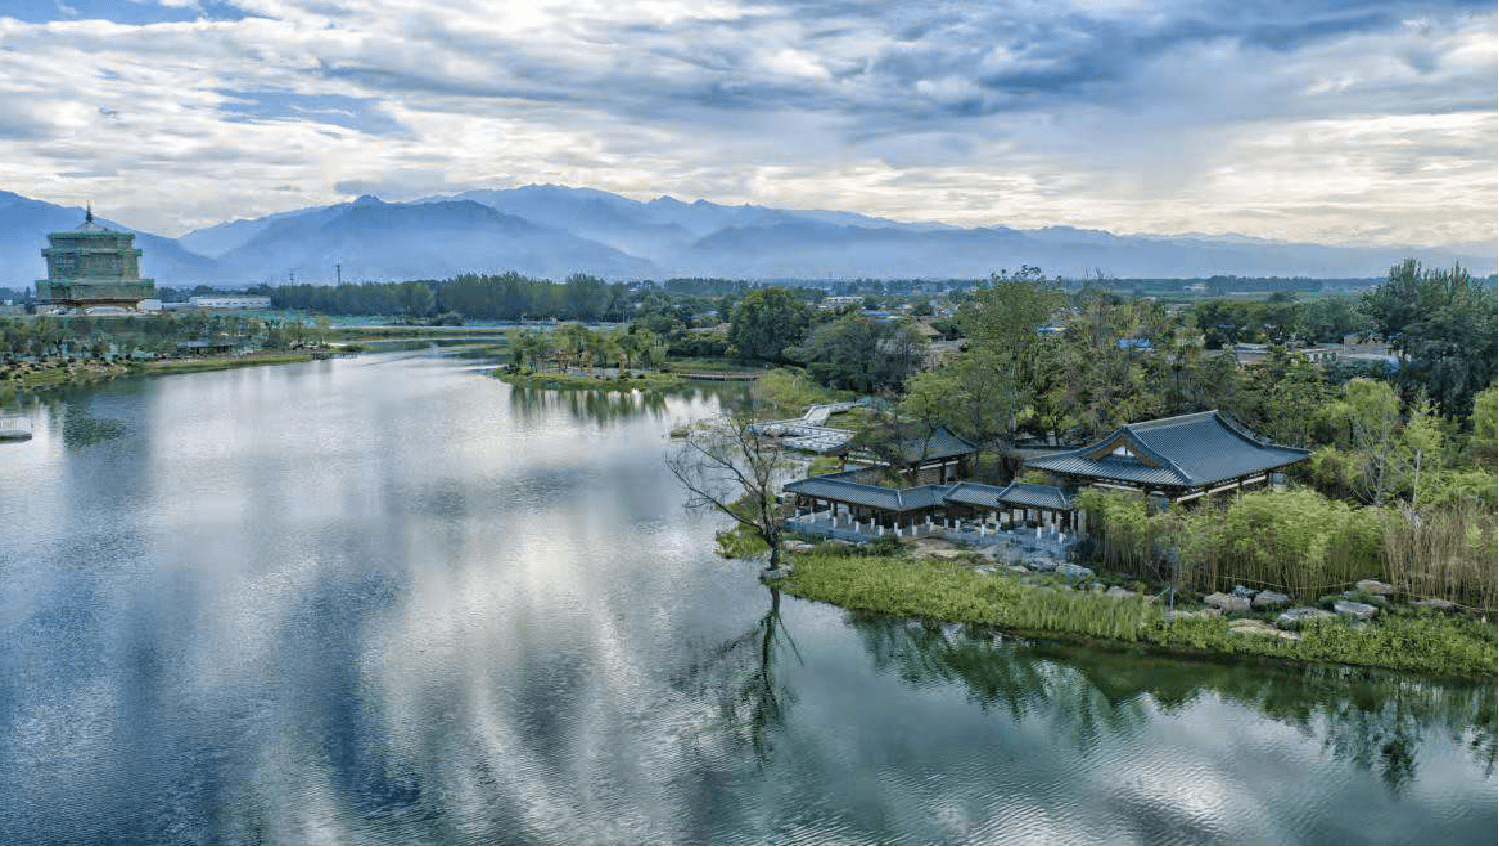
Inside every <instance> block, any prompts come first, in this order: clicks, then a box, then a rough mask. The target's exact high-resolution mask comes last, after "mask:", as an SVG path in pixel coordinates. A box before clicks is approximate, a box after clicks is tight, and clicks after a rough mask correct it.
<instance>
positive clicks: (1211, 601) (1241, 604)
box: [1202, 593, 1249, 612]
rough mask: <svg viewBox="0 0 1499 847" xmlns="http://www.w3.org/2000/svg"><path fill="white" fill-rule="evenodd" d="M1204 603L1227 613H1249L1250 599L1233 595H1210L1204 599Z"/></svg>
mask: <svg viewBox="0 0 1499 847" xmlns="http://www.w3.org/2000/svg"><path fill="white" fill-rule="evenodd" d="M1202 602H1204V603H1206V604H1208V605H1209V606H1215V607H1217V608H1219V609H1222V610H1223V611H1225V612H1247V611H1249V598H1248V597H1235V596H1234V595H1232V594H1221V593H1217V594H1209V595H1208V596H1206V597H1204V598H1202Z"/></svg>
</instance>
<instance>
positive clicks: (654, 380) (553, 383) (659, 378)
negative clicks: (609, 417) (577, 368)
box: [491, 368, 685, 391]
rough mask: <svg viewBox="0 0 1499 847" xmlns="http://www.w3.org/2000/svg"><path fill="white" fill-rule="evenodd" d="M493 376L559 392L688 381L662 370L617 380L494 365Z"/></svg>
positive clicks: (630, 388) (672, 385)
mask: <svg viewBox="0 0 1499 847" xmlns="http://www.w3.org/2000/svg"><path fill="white" fill-rule="evenodd" d="M491 375H492V376H494V378H495V379H498V380H501V381H503V382H508V383H510V384H511V385H519V386H521V387H523V388H548V389H553V390H558V391H637V390H638V391H660V390H663V389H667V388H677V387H679V386H681V385H683V384H685V380H684V379H683V378H682V377H680V376H677V375H676V374H663V373H645V374H641V375H640V376H638V377H629V378H627V379H615V378H614V377H596V376H587V375H584V374H563V373H548V372H539V373H534V372H527V371H516V372H514V373H512V372H510V371H509V370H507V369H506V368H495V369H494V371H492V372H491Z"/></svg>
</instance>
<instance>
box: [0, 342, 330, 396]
mask: <svg viewBox="0 0 1499 847" xmlns="http://www.w3.org/2000/svg"><path fill="white" fill-rule="evenodd" d="M340 352H341V351H339V350H338V349H333V350H317V351H306V352H303V351H297V352H292V351H274V352H265V353H252V354H250V355H248V356H205V357H202V358H195V359H155V360H149V361H139V362H99V361H85V362H82V363H79V364H74V365H71V366H70V365H65V364H64V365H53V366H51V367H48V368H44V369H42V370H38V371H32V372H29V373H25V374H21V375H19V376H15V377H11V378H9V379H6V380H3V381H0V400H8V399H11V398H13V397H15V396H17V395H19V394H22V393H35V392H41V391H48V390H51V389H54V388H78V387H85V386H89V385H96V384H98V383H101V382H109V381H112V380H115V379H119V378H121V377H141V376H167V375H170V374H181V373H200V372H205V371H225V370H234V369H236V368H250V367H261V366H264V365H288V364H295V363H298V362H311V361H315V360H318V359H326V358H331V357H332V356H335V355H338V354H339V353H340ZM348 352H350V353H353V352H356V351H353V350H350V351H348Z"/></svg>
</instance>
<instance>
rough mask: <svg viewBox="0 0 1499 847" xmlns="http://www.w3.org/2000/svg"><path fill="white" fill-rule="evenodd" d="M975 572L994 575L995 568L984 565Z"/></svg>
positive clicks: (975, 569)
mask: <svg viewBox="0 0 1499 847" xmlns="http://www.w3.org/2000/svg"><path fill="white" fill-rule="evenodd" d="M973 572H974V573H994V568H992V567H989V566H988V565H982V566H980V567H976V568H974V569H973Z"/></svg>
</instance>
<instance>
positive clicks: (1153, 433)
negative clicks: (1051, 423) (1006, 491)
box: [1025, 410, 1309, 502]
mask: <svg viewBox="0 0 1499 847" xmlns="http://www.w3.org/2000/svg"><path fill="white" fill-rule="evenodd" d="M1308 455H1309V451H1306V450H1301V449H1299V448H1295V447H1283V446H1281V445H1278V444H1272V443H1270V442H1268V441H1263V440H1261V439H1259V438H1257V437H1255V436H1254V435H1253V434H1252V433H1250V432H1248V431H1247V430H1245V429H1244V428H1243V427H1241V426H1239V425H1238V424H1237V423H1235V422H1233V421H1232V420H1230V419H1229V418H1228V417H1227V416H1226V415H1224V414H1223V413H1222V412H1219V411H1217V410H1213V411H1209V412H1197V413H1194V414H1190V415H1177V416H1176V417H1170V418H1161V419H1159V420H1154V421H1145V422H1144V423H1134V424H1126V425H1124V426H1122V427H1120V428H1118V429H1116V430H1114V431H1113V432H1111V433H1109V434H1108V435H1106V436H1104V437H1103V438H1102V439H1101V440H1099V441H1097V442H1095V443H1093V444H1090V445H1088V446H1087V447H1080V448H1078V449H1075V450H1067V451H1064V452H1060V453H1053V454H1051V455H1048V456H1041V457H1038V458H1034V459H1030V460H1028V461H1026V463H1025V466H1026V467H1028V468H1032V469H1035V470H1039V471H1044V472H1045V473H1047V474H1048V475H1050V476H1051V477H1052V478H1053V479H1054V480H1055V481H1056V482H1057V484H1059V485H1061V486H1063V487H1065V488H1073V489H1075V488H1078V487H1082V486H1096V487H1101V488H1118V489H1124V490H1129V491H1143V492H1147V493H1150V494H1152V495H1156V496H1159V497H1164V498H1166V499H1168V500H1171V501H1173V502H1180V501H1183V500H1191V499H1195V498H1197V497H1201V496H1203V495H1204V494H1216V493H1219V492H1223V491H1229V490H1234V489H1239V488H1243V487H1245V486H1252V485H1259V484H1264V483H1267V482H1272V481H1275V480H1274V479H1272V475H1273V474H1276V473H1279V472H1280V471H1281V470H1282V469H1283V468H1285V467H1286V466H1288V465H1293V464H1295V463H1297V462H1300V461H1302V460H1303V459H1305V458H1306V457H1307V456H1308Z"/></svg>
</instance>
